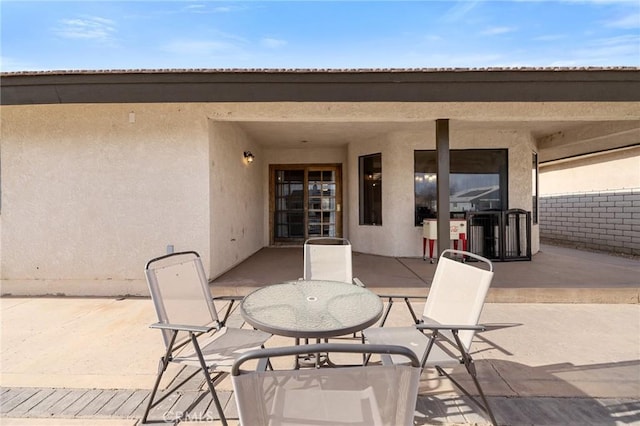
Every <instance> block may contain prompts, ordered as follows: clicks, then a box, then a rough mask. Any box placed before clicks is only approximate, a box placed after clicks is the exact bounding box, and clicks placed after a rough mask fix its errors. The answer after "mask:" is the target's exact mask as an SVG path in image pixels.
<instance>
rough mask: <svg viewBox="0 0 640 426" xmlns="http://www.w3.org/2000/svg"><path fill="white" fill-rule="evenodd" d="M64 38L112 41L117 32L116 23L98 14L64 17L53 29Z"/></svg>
mask: <svg viewBox="0 0 640 426" xmlns="http://www.w3.org/2000/svg"><path fill="white" fill-rule="evenodd" d="M53 31H54V33H55V34H57V35H58V36H59V37H62V38H71V39H85V40H98V41H111V40H112V39H113V36H114V35H115V34H116V23H115V21H112V20H111V19H106V18H100V17H98V16H84V17H81V18H75V19H62V20H60V21H58V26H57V27H55V28H54V29H53Z"/></svg>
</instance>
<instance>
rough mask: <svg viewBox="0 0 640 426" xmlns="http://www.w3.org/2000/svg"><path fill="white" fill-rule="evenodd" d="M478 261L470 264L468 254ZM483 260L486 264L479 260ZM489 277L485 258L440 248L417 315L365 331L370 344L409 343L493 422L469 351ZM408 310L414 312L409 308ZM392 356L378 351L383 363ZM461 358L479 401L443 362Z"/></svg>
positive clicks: (489, 265)
mask: <svg viewBox="0 0 640 426" xmlns="http://www.w3.org/2000/svg"><path fill="white" fill-rule="evenodd" d="M448 255H457V256H460V257H461V259H467V262H465V263H463V262H459V261H456V260H454V259H451V258H449V257H446V256H448ZM472 259H475V260H477V261H479V262H480V264H479V265H478V266H473V265H472V263H476V262H470V261H469V260H472ZM482 265H484V267H486V268H487V269H483V268H481V267H479V266H482ZM492 279H493V265H492V263H491V261H489V260H488V259H486V258H484V257H482V256H478V255H476V254H473V253H469V252H466V251H460V250H445V251H444V252H443V253H442V255H441V256H440V259H439V260H438V266H437V267H436V272H435V275H434V278H433V282H432V284H431V288H430V290H429V296H428V297H427V300H426V303H425V306H424V312H423V313H422V318H421V319H419V320H418V321H417V324H413V325H412V326H409V327H378V328H369V329H367V330H365V331H364V336H365V338H366V339H367V341H368V342H370V343H373V344H388V345H402V346H406V347H408V348H411V349H412V350H413V351H414V352H415V353H416V355H417V356H418V358H419V359H420V360H421V365H422V366H423V367H435V368H436V370H437V371H438V374H439V375H440V376H446V377H447V378H449V379H450V380H451V381H452V383H453V384H455V385H456V386H457V387H458V388H459V389H460V390H461V391H462V392H463V393H464V394H465V395H467V396H468V397H469V398H471V400H472V401H474V402H475V403H476V404H478V405H479V406H480V408H481V409H482V410H483V411H485V412H486V413H487V414H488V415H489V417H490V418H491V421H492V422H493V424H494V425H495V424H497V423H496V420H495V417H494V415H493V412H492V411H491V408H490V407H489V404H488V402H487V399H486V397H485V395H484V392H483V391H482V387H481V386H480V383H479V382H478V378H477V374H476V368H475V365H474V363H473V359H472V358H471V355H470V353H469V351H470V347H471V343H472V341H473V337H474V335H475V333H476V331H481V330H484V327H482V326H480V325H478V321H479V319H480V314H481V312H482V308H483V306H484V301H485V298H486V295H487V292H488V290H489V286H490V285H491V281H492ZM412 314H413V312H412ZM398 361H399V360H398V359H396V357H394V356H391V357H383V362H385V363H395V362H398ZM458 364H463V365H464V366H465V368H466V369H467V372H468V373H469V374H470V375H471V378H472V379H473V382H474V384H475V386H476V388H477V390H478V393H479V395H480V398H481V399H482V402H480V401H478V400H477V399H476V398H475V397H473V396H472V395H470V394H469V392H468V391H467V390H466V389H465V388H464V387H462V386H461V385H460V383H458V382H457V381H456V380H454V379H453V378H452V377H451V375H450V374H448V373H446V372H445V371H444V369H443V367H447V366H455V365H458Z"/></svg>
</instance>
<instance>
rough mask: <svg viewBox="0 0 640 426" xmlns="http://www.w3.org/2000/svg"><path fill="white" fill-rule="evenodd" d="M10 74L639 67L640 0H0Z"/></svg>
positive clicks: (0, 65)
mask: <svg viewBox="0 0 640 426" xmlns="http://www.w3.org/2000/svg"><path fill="white" fill-rule="evenodd" d="M0 14H1V24H2V30H1V31H2V32H1V47H2V50H1V51H0V60H1V62H0V69H1V70H2V71H27V70H34V71H40V70H93V69H139V68H146V69H158V68H440V67H470V68H478V67H525V66H531V67H555V66H565V67H585V66H596V67H599V66H640V0H562V1H561V0H557V1H555V0H531V1H527V0H512V1H491V0H461V1H453V0H451V1H434V0H428V1H352V2H347V1H301V2H298V1H273V2H272V1H248V2H241V1H214V0H193V1H191V0H184V1H145V0H139V1H92V0H84V1H53V0H51V1H46V0H45V1H31V0H0Z"/></svg>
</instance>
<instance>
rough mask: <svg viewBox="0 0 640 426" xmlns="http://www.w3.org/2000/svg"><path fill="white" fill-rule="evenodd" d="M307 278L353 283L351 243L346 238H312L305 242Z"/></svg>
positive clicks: (305, 276) (304, 273) (305, 272)
mask: <svg viewBox="0 0 640 426" xmlns="http://www.w3.org/2000/svg"><path fill="white" fill-rule="evenodd" d="M302 277H303V279H305V280H325V281H341V282H345V283H351V282H352V281H353V271H352V267H351V243H350V242H349V241H348V240H346V239H344V238H333V237H319V238H310V239H308V240H307V241H305V243H304V272H303V275H302Z"/></svg>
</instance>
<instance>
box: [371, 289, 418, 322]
mask: <svg viewBox="0 0 640 426" xmlns="http://www.w3.org/2000/svg"><path fill="white" fill-rule="evenodd" d="M378 297H380V298H381V299H387V302H388V304H387V308H386V309H385V311H384V313H383V314H382V320H381V321H380V325H379V326H380V327H384V324H385V322H386V321H387V317H388V316H389V312H391V307H392V306H393V303H394V302H393V301H394V299H402V300H403V301H404V303H405V305H407V309H408V310H409V313H410V314H411V318H412V319H413V322H414V324H417V323H418V322H419V321H418V317H417V316H416V313H415V311H414V310H413V306H411V302H410V301H409V300H410V299H426V297H423V296H409V295H401V294H379V295H378Z"/></svg>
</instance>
